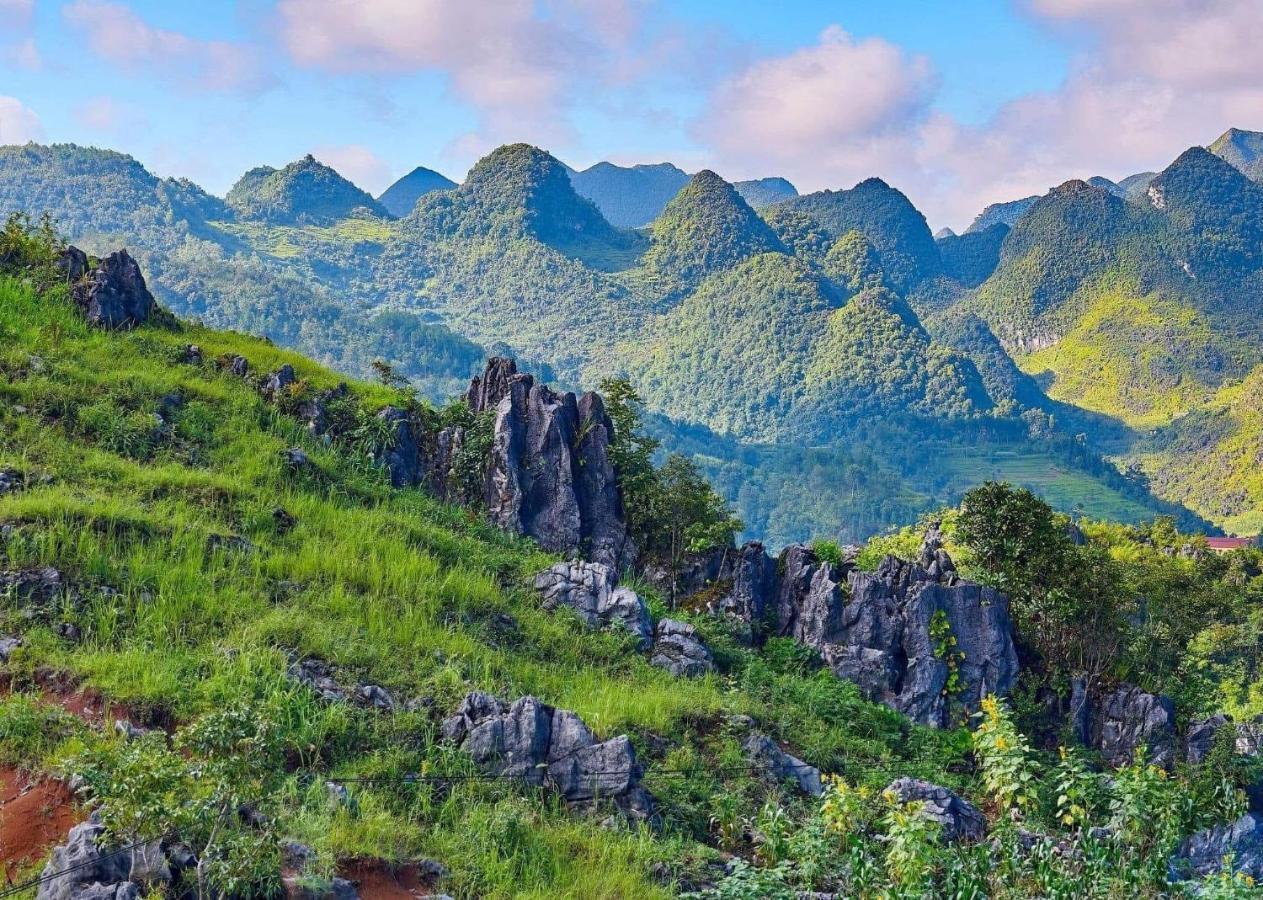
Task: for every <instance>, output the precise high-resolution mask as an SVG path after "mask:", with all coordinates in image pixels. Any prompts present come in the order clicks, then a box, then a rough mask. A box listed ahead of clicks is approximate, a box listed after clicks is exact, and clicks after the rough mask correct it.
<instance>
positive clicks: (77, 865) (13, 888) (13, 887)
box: [0, 841, 150, 897]
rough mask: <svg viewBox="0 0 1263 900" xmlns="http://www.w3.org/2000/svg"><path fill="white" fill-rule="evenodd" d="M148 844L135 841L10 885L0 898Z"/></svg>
mask: <svg viewBox="0 0 1263 900" xmlns="http://www.w3.org/2000/svg"><path fill="white" fill-rule="evenodd" d="M148 843H150V842H149V841H137V842H136V843H134V844H128V845H127V846H126V847H120V848H119V849H117V850H111V851H110V852H109V853H102V854H101V855H100V856H98V857H96V858H95V859H89V860H85V861H84V862H81V863H75V864H74V865H73V866H67V867H66V868H64V869H61V870H59V871H57V872H50V873H48V874H46V875H41V876H40V877H39V878H32V879H31V880H30V881H23V882H21V883H20V884H11V885H9V886H8V887H6V888H5V889H4V890H0V897H12V896H14V895H15V894H20V893H22V892H23V891H26V890H29V889H31V888H33V887H38V886H39V885H41V884H44V883H45V882H49V881H56V880H57V879H58V878H60V877H61V876H63V875H69V874H70V873H71V872H77V871H78V870H80V869H86V868H88V867H89V866H95V865H97V864H98V863H100V862H101V861H102V860H106V859H111V858H113V857H115V856H119V855H121V854H123V853H130V852H131V851H133V850H135V849H136V848H137V847H143V846H145V845H146V844H148Z"/></svg>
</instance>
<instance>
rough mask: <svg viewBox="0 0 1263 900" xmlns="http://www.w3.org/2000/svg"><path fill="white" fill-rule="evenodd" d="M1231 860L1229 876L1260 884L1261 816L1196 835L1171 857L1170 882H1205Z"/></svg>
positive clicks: (1262, 857)
mask: <svg viewBox="0 0 1263 900" xmlns="http://www.w3.org/2000/svg"><path fill="white" fill-rule="evenodd" d="M1228 858H1231V865H1232V869H1231V871H1232V872H1239V873H1241V874H1243V875H1247V876H1249V877H1250V878H1253V879H1254V880H1255V881H1259V880H1263V816H1259V815H1258V814H1256V813H1246V814H1245V815H1244V816H1242V817H1241V818H1239V819H1237V820H1236V821H1235V822H1231V823H1229V824H1227V825H1218V826H1216V827H1214V828H1208V829H1206V830H1205V831H1199V832H1197V833H1196V834H1194V835H1193V836H1192V837H1189V838H1188V839H1187V840H1185V841H1184V843H1183V844H1181V845H1180V848H1179V849H1178V850H1177V851H1176V852H1175V855H1174V856H1172V857H1171V863H1170V871H1169V874H1168V877H1169V878H1170V880H1171V881H1186V880H1190V879H1196V878H1205V877H1206V876H1208V875H1214V874H1217V873H1219V872H1222V871H1223V870H1224V866H1225V865H1226V864H1227V859H1228Z"/></svg>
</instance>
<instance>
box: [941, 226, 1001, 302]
mask: <svg viewBox="0 0 1263 900" xmlns="http://www.w3.org/2000/svg"><path fill="white" fill-rule="evenodd" d="M1008 233H1009V226H1008V225H1006V224H1005V223H1004V222H996V223H994V224H992V225H989V226H987V227H986V228H983V229H981V230H970V231H967V232H965V233H964V234H959V235H958V234H948V235H944V236H943V237H940V238H936V239H935V243H936V244H937V245H938V251H939V256H940V257H941V258H942V260H943V273H944V274H945V275H948V276H949V277H951V278H954V279H955V280H956V281H958V282H960V283H961V284H962V285H963V286H964V287H967V288H972V287H977V286H978V285H980V284H982V283H983V282H984V281H986V280H987V279H988V278H990V277H991V273H992V272H994V271H995V268H996V266H998V265H999V264H1000V245H1001V244H1003V243H1004V239H1005V237H1007V236H1008Z"/></svg>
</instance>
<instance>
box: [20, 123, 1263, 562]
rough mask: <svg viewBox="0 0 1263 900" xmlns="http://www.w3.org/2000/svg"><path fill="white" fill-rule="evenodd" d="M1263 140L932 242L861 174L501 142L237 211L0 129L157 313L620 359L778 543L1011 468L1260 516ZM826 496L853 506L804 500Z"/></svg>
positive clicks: (302, 179)
mask: <svg viewBox="0 0 1263 900" xmlns="http://www.w3.org/2000/svg"><path fill="white" fill-rule="evenodd" d="M1261 141H1263V135H1258V134H1255V133H1249V132H1240V131H1236V130H1233V131H1230V132H1228V133H1227V134H1226V135H1224V137H1222V138H1220V139H1219V140H1217V141H1215V142H1213V143H1212V144H1211V145H1210V149H1209V150H1205V149H1201V148H1193V149H1190V150H1189V151H1188V152H1186V153H1184V154H1182V155H1181V156H1180V157H1179V158H1178V159H1176V160H1175V161H1173V162H1172V164H1171V165H1170V166H1168V167H1167V168H1166V169H1165V170H1164V171H1162V172H1161V173H1157V174H1156V175H1153V174H1150V173H1144V174H1142V175H1137V176H1133V177H1130V178H1127V179H1123V180H1122V181H1119V182H1113V181H1109V180H1107V179H1100V178H1096V179H1091V180H1089V181H1070V182H1067V183H1065V184H1063V185H1061V186H1059V187H1057V188H1054V189H1052V190H1051V191H1049V192H1048V193H1047V194H1045V195H1043V196H1039V197H1032V198H1025V199H1022V200H1018V201H1015V202H1013V203H1009V204H1003V205H998V206H993V207H990V208H988V210H986V211H984V212H983V213H982V214H980V216H979V218H978V220H977V221H976V222H975V223H974V225H973V226H972V227H971V228H970V230H969V231H968V232H966V233H964V234H961V235H944V236H941V237H940V238H938V239H937V240H936V239H935V237H934V236H933V234H932V233H931V231H930V228H929V225H928V223H927V222H926V220H925V217H924V216H923V215H922V214H921V213H920V212H919V211H918V210H917V209H916V208H915V206H914V205H913V204H912V203H911V201H910V200H909V199H908V198H907V197H906V196H905V195H904V194H902V193H901V192H900V191H898V190H897V189H896V188H894V187H892V186H891V185H889V184H887V183H885V182H884V181H882V180H880V179H876V178H871V179H868V180H865V181H863V182H861V183H859V184H858V185H856V186H855V187H853V188H850V189H846V190H830V191H820V192H816V193H810V194H805V195H801V196H799V195H798V193H797V191H796V190H795V189H794V188H793V187H792V185H789V184H788V182H784V181H783V180H782V179H763V180H761V181H759V182H744V183H738V184H729V183H728V182H726V181H724V180H723V179H722V178H720V177H719V176H718V175H716V174H715V173H713V172H710V171H702V172H699V173H696V174H694V175H692V176H689V175H687V174H686V173H685V172H683V170H681V169H679V168H677V167H675V166H672V165H670V164H666V163H664V164H660V165H654V166H635V167H620V166H615V165H613V164H609V163H602V164H598V165H596V166H593V167H592V168H590V169H587V170H584V171H582V172H576V171H574V170H572V169H569V168H568V167H567V166H565V165H564V164H563V163H561V162H560V161H558V160H557V159H555V158H554V157H552V156H551V155H549V154H548V153H547V152H545V151H543V150H540V149H538V148H534V147H530V146H527V145H510V146H506V147H502V148H500V149H498V150H496V151H494V152H493V153H491V154H489V155H488V156H487V157H485V158H484V159H483V160H481V161H479V163H478V164H477V165H476V166H475V167H474V168H473V169H472V170H471V171H470V173H469V174H468V175H467V176H466V178H465V179H464V181H463V182H462V183H460V184H459V185H456V184H454V183H452V182H450V181H448V180H447V179H445V178H443V177H442V176H439V175H438V174H437V173H434V172H433V171H431V170H428V169H417V170H415V171H413V172H411V173H409V175H407V176H405V178H404V179H401V181H400V182H399V183H397V184H396V185H394V186H392V187H391V188H390V189H389V190H387V191H386V192H385V193H383V194H382V195H381V197H379V198H377V199H374V198H373V197H371V196H370V195H368V194H367V193H365V192H364V191H362V190H360V189H359V188H357V187H356V186H355V185H353V184H352V183H351V182H349V181H348V180H346V179H345V178H343V177H342V176H340V175H339V174H338V173H337V172H335V171H334V170H332V169H331V168H329V167H327V166H325V165H323V164H321V163H319V162H318V161H317V160H315V159H314V158H312V157H307V158H304V159H302V160H299V161H297V162H295V163H292V164H290V165H288V166H285V167H283V168H280V169H273V168H269V167H261V168H257V169H253V170H251V171H250V172H248V173H246V174H245V175H244V176H243V177H242V178H241V179H240V180H239V181H238V183H237V184H236V185H234V187H233V188H232V190H231V191H230V192H229V194H228V196H227V197H226V198H225V199H220V198H217V197H214V196H212V195H210V194H208V193H206V192H205V191H203V190H201V189H200V188H198V187H197V186H196V185H194V184H192V183H191V182H188V181H185V180H173V179H159V178H157V177H155V176H153V175H152V174H150V173H149V172H148V171H146V170H145V169H144V168H143V167H142V166H141V165H140V164H139V163H137V162H136V161H135V160H132V159H130V158H129V157H126V156H123V155H121V154H116V153H112V152H110V151H101V150H95V149H89V148H81V147H74V146H69V145H56V146H52V147H42V146H38V145H27V146H24V147H7V148H2V149H0V212H3V213H6V214H7V213H9V212H18V211H21V212H26V213H30V214H33V215H40V214H43V213H48V214H49V215H50V216H51V217H52V218H53V220H54V221H55V222H56V224H57V227H59V228H60V229H61V230H62V231H63V232H65V233H66V234H67V236H69V237H71V238H72V239H74V240H76V241H77V242H80V243H81V244H83V245H85V246H86V248H87V249H89V250H93V249H101V250H104V249H108V248H111V247H112V246H114V245H117V244H119V243H125V244H126V245H127V246H129V247H130V248H131V249H133V250H134V251H135V252H136V253H137V255H138V256H139V257H140V258H141V259H142V261H143V262H144V264H145V266H146V271H147V272H149V273H151V275H150V280H151V284H152V285H153V286H154V288H155V292H156V293H157V294H158V295H159V298H160V300H162V302H163V303H164V304H166V305H167V306H169V307H170V308H171V309H172V310H173V311H175V312H177V313H178V314H181V315H185V316H195V317H199V318H201V319H203V320H205V321H206V322H208V323H209V324H212V325H216V326H219V327H231V328H236V329H240V330H246V331H253V332H256V333H260V334H263V335H265V336H267V337H269V338H271V339H272V340H274V341H276V342H277V343H280V344H284V345H287V346H292V347H295V348H298V349H300V350H302V351H304V352H306V353H308V354H309V355H312V356H314V357H315V358H317V359H318V360H319V361H321V362H324V363H326V364H329V365H332V366H334V367H337V368H340V369H342V370H343V371H347V372H349V373H351V374H356V375H364V374H367V373H369V372H370V371H371V366H370V364H371V363H372V362H374V361H376V360H381V361H384V362H386V363H388V364H389V365H390V366H391V367H392V368H393V369H394V370H395V371H396V372H398V373H400V374H402V375H404V376H406V377H408V378H410V379H412V380H413V382H414V383H415V384H416V385H417V386H418V387H419V388H420V389H422V390H423V391H425V392H426V393H428V394H430V395H432V396H441V395H445V394H447V393H451V392H453V391H454V390H456V389H457V388H458V386H459V385H461V384H462V383H463V382H464V381H465V380H466V379H467V378H468V376H469V375H470V374H471V373H472V372H473V371H475V370H476V369H477V368H479V366H480V363H481V359H482V357H483V355H484V354H486V353H491V352H497V353H512V354H513V355H515V356H517V357H518V358H519V359H520V360H522V361H523V362H524V364H526V365H529V366H530V367H531V368H533V369H534V370H535V371H537V372H541V373H543V374H544V375H545V376H546V377H549V378H550V379H552V380H555V381H557V382H560V383H562V384H566V385H574V386H587V385H594V384H595V383H596V382H598V381H599V380H601V379H602V378H605V377H609V376H613V375H626V376H627V377H628V378H629V379H630V380H631V383H632V384H633V385H634V386H635V388H636V390H637V391H639V393H640V394H641V396H642V397H643V398H644V401H645V403H646V406H647V409H648V411H649V412H650V413H651V420H650V421H651V424H652V427H653V428H654V430H655V433H656V434H657V435H658V436H659V437H660V438H661V439H662V440H663V442H664V444H665V445H666V446H667V447H668V448H675V449H682V450H685V451H686V452H688V453H689V454H690V455H692V456H693V458H694V459H695V460H696V461H697V462H698V463H699V464H700V465H702V466H703V468H704V469H706V471H707V472H708V474H709V475H710V476H711V477H712V479H713V480H714V481H715V483H716V484H717V486H719V487H720V489H721V490H723V491H724V492H725V494H726V495H727V496H728V497H729V499H731V500H732V501H733V502H734V503H735V504H736V505H737V507H738V510H739V512H740V513H741V515H742V516H743V518H744V519H745V520H746V525H747V529H748V531H749V533H751V534H753V535H757V536H760V537H763V538H765V539H766V540H768V541H769V542H770V543H772V544H773V545H779V544H783V543H786V542H788V541H791V540H796V539H804V538H807V537H810V536H813V535H814V536H819V535H831V536H833V537H837V538H840V539H844V540H858V539H861V538H863V537H865V536H867V535H869V534H871V533H874V532H876V531H880V530H882V529H884V528H886V527H888V526H890V525H893V524H896V523H898V522H900V521H906V520H907V519H908V518H909V517H910V516H915V515H916V514H917V513H918V512H919V511H921V510H924V509H928V508H931V507H934V506H936V505H941V504H942V503H943V502H947V501H950V500H952V499H954V498H955V497H956V496H958V495H959V494H960V493H961V492H962V491H963V490H964V489H966V488H967V487H969V486H970V485H972V484H973V483H975V482H976V481H979V480H982V479H983V478H985V477H1007V478H1010V479H1011V480H1015V481H1019V482H1022V483H1025V484H1028V485H1030V486H1031V487H1033V488H1035V489H1037V490H1039V491H1041V492H1042V493H1044V494H1045V496H1047V497H1048V498H1049V499H1050V500H1051V501H1052V502H1054V503H1055V504H1056V505H1059V506H1061V507H1062V508H1065V509H1069V510H1077V511H1082V512H1086V513H1089V514H1093V515H1108V516H1112V517H1115V518H1122V519H1131V520H1135V519H1138V518H1144V517H1151V516H1153V515H1155V514H1157V513H1160V512H1166V513H1171V514H1174V515H1177V516H1178V517H1180V518H1181V521H1182V522H1184V523H1185V524H1186V525H1189V526H1190V527H1201V528H1213V527H1215V526H1218V527H1222V528H1226V529H1228V530H1231V531H1241V532H1245V531H1256V530H1258V529H1259V528H1260V527H1263V512H1261V511H1263V478H1260V477H1259V476H1258V475H1257V469H1258V466H1257V449H1256V448H1257V446H1258V442H1259V439H1260V432H1259V429H1260V423H1259V417H1258V415H1257V404H1256V403H1255V402H1254V401H1256V400H1257V399H1258V396H1259V384H1260V382H1261V381H1263V374H1261V370H1260V365H1261V364H1263V329H1261V328H1260V325H1259V321H1258V317H1257V297H1258V296H1259V291H1260V287H1261V286H1263V280H1261V279H1263V275H1261V274H1260V272H1261V271H1263V186H1260V185H1259V184H1258V183H1257V181H1253V180H1251V179H1252V177H1253V178H1256V179H1257V178H1258V177H1259V175H1258V160H1259V154H1258V152H1257V150H1258V148H1259V147H1260V146H1261V143H1260V142H1261ZM839 496H843V497H847V498H848V500H847V502H846V503H844V504H838V503H836V502H830V501H827V500H825V499H823V498H825V497H834V498H836V497H839Z"/></svg>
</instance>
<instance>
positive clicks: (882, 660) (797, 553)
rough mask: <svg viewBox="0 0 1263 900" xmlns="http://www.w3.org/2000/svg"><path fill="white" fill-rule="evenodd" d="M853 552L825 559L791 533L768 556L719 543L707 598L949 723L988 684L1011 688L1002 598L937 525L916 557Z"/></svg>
mask: <svg viewBox="0 0 1263 900" xmlns="http://www.w3.org/2000/svg"><path fill="white" fill-rule="evenodd" d="M853 559H854V557H853V556H852V557H849V558H848V561H847V562H844V563H843V564H842V565H840V566H836V565H833V564H831V563H829V562H827V561H825V560H821V559H820V558H819V557H818V556H817V554H816V553H815V552H814V551H813V550H812V549H811V548H810V547H806V546H803V545H800V544H795V545H791V546H789V547H787V548H785V550H784V551H783V552H782V553H781V556H780V559H779V561H777V562H773V560H772V559H771V558H770V557H769V556H768V555H767V553H766V552H765V551H764V549H763V546H762V544H759V543H757V542H751V543H748V544H746V545H745V546H743V547H741V548H740V549H739V550H737V551H732V552H729V553H728V554H727V557H726V559H725V562H724V563H723V565H722V567H721V569H720V572H719V575H718V580H717V583H718V584H720V585H723V586H724V589H723V590H722V591H716V594H717V596H716V598H715V599H714V600H712V601H710V602H709V603H708V608H709V609H710V610H711V611H712V612H714V613H727V614H730V615H733V616H736V617H737V618H739V619H741V620H743V621H745V622H748V623H750V636H751V638H752V639H753V640H755V641H756V642H757V641H758V640H759V638H760V637H761V636H763V635H766V634H767V633H770V632H771V631H772V630H774V631H775V633H776V634H779V635H782V636H789V637H794V638H796V639H797V640H799V641H801V642H802V643H804V644H807V645H808V646H811V647H814V648H816V649H817V650H818V651H820V655H821V658H822V659H823V660H824V662H825V664H826V665H828V666H829V667H830V668H831V669H832V670H833V671H834V673H835V674H837V675H838V677H840V678H846V679H848V680H850V681H854V682H855V683H856V684H857V685H858V686H859V688H860V690H861V692H862V693H863V694H864V696H866V697H867V698H868V699H870V700H874V701H878V702H882V703H885V704H887V705H888V706H891V707H893V708H895V709H897V710H899V711H900V712H903V713H906V714H907V715H908V716H910V717H911V718H913V719H914V720H915V721H917V722H918V723H920V724H923V725H930V726H934V727H944V726H949V725H955V724H958V714H959V715H964V714H967V713H970V712H973V711H975V710H976V709H977V708H978V704H979V702H980V701H981V699H982V698H983V697H984V696H986V695H987V694H993V693H994V694H1001V695H1003V694H1006V693H1008V692H1009V691H1010V690H1011V689H1012V687H1013V684H1014V682H1015V680H1016V677H1017V671H1018V659H1017V650H1016V646H1015V644H1014V637H1013V624H1012V621H1011V619H1010V618H1009V610H1008V600H1007V599H1006V598H1005V597H1004V596H1003V595H1002V594H999V593H997V592H996V591H994V590H992V589H990V588H987V587H983V586H981V585H977V584H973V583H970V582H967V581H964V580H962V579H961V578H960V576H959V575H958V574H957V572H956V567H955V565H954V564H953V563H952V560H951V557H950V556H949V555H948V554H947V552H946V551H945V550H944V549H943V545H942V535H941V534H940V532H939V529H938V527H937V526H932V527H931V528H930V530H929V531H928V532H927V534H926V537H925V541H924V543H923V544H922V547H921V550H920V553H919V554H918V559H917V562H905V561H903V560H900V559H898V558H896V557H894V556H888V557H886V558H885V559H884V560H882V562H881V563H880V565H879V566H878V568H877V571H876V572H859V571H855V570H854V568H853ZM952 640H954V642H955V643H954V644H953V643H951V641H952ZM953 672H955V674H956V677H955V678H954V679H953V678H952V674H953ZM949 684H950V685H952V686H953V688H954V689H953V690H951V691H949V690H948V686H949ZM949 694H950V695H949Z"/></svg>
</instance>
